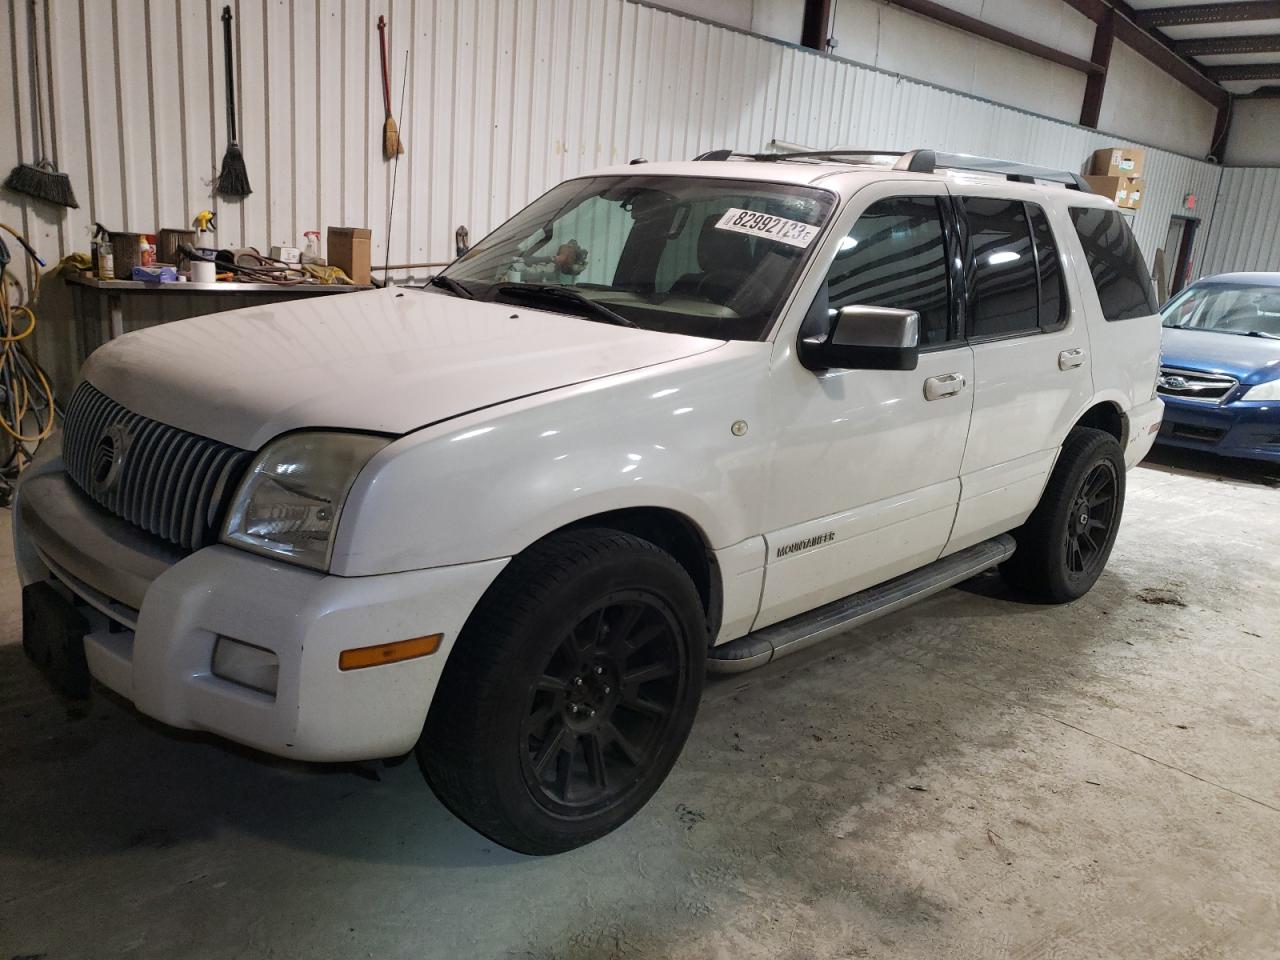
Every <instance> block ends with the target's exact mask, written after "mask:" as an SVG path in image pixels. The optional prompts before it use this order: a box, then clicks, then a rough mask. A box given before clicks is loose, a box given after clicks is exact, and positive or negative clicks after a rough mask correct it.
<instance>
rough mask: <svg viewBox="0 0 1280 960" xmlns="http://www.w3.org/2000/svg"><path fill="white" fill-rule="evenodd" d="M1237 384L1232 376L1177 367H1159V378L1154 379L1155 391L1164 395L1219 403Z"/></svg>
mask: <svg viewBox="0 0 1280 960" xmlns="http://www.w3.org/2000/svg"><path fill="white" fill-rule="evenodd" d="M1239 385H1240V384H1239V381H1238V380H1236V379H1235V378H1234V377H1227V376H1223V375H1222V374H1218V373H1199V372H1197V371H1195V370H1180V369H1178V368H1177V367H1161V368H1160V379H1158V380H1157V381H1156V392H1157V393H1159V394H1162V395H1163V396H1166V397H1181V398H1182V399H1184V400H1205V401H1207V402H1209V403H1219V402H1220V401H1222V400H1223V399H1225V398H1226V397H1227V396H1228V395H1229V394H1231V393H1232V392H1233V391H1234V390H1235V389H1236V387H1238V386H1239Z"/></svg>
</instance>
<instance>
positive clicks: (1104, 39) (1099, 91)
mask: <svg viewBox="0 0 1280 960" xmlns="http://www.w3.org/2000/svg"><path fill="white" fill-rule="evenodd" d="M1115 40H1116V12H1115V10H1114V9H1113V8H1111V7H1107V8H1106V9H1105V10H1104V11H1103V12H1102V16H1101V17H1099V18H1098V25H1097V27H1095V28H1094V31H1093V53H1092V54H1090V56H1089V61H1090V62H1091V63H1092V64H1093V65H1094V66H1096V67H1101V70H1099V71H1098V72H1096V73H1090V74H1089V75H1088V76H1087V77H1086V78H1085V82H1084V103H1083V104H1082V105H1081V107H1080V126H1082V127H1092V128H1093V129H1095V130H1096V129H1098V119H1099V117H1101V115H1102V96H1103V94H1104V93H1106V90H1107V70H1108V69H1109V68H1110V66H1111V48H1112V46H1113V45H1114V44H1115Z"/></svg>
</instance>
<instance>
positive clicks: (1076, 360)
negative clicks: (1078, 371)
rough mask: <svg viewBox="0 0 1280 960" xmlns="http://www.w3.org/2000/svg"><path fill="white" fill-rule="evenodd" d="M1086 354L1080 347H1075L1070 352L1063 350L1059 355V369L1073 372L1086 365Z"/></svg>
mask: <svg viewBox="0 0 1280 960" xmlns="http://www.w3.org/2000/svg"><path fill="white" fill-rule="evenodd" d="M1084 357H1085V353H1084V350H1083V349H1081V348H1080V347H1073V348H1072V349H1070V350H1063V351H1062V352H1061V353H1060V354H1058V369H1059V370H1071V369H1073V368H1075V367H1078V366H1080V365H1081V364H1083V363H1084Z"/></svg>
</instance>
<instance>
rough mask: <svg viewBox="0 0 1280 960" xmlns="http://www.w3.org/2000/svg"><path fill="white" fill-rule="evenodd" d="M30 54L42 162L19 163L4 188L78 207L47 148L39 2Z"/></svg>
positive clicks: (33, 16)
mask: <svg viewBox="0 0 1280 960" xmlns="http://www.w3.org/2000/svg"><path fill="white" fill-rule="evenodd" d="M27 28H28V31H29V34H30V39H29V41H28V43H27V46H28V47H29V48H30V50H31V86H32V87H33V88H34V89H35V95H36V96H35V100H36V114H35V134H36V137H35V149H34V150H33V151H32V152H33V153H34V154H38V155H39V157H40V159H39V160H37V161H36V162H35V163H20V164H18V165H17V166H16V167H14V168H13V171H12V172H11V173H10V174H9V176H8V178H7V179H6V180H5V182H4V185H5V186H6V187H8V188H9V189H10V190H14V191H16V192H18V193H22V194H26V195H27V196H28V197H34V198H35V199H36V200H47V201H48V202H49V203H57V204H61V205H62V206H64V207H78V206H80V204H78V203H76V195H75V193H73V192H72V190H71V178H70V177H68V176H67V175H66V174H65V173H59V172H58V168H57V167H55V166H54V164H53V161H52V160H50V159H49V154H48V153H46V152H45V146H44V78H43V77H42V76H41V75H40V38H39V34H38V33H37V31H36V0H31V21H30V23H28V24H27Z"/></svg>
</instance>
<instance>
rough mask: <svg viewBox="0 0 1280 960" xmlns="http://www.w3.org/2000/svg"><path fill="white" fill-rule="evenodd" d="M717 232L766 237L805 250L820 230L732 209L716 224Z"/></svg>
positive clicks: (765, 214)
mask: <svg viewBox="0 0 1280 960" xmlns="http://www.w3.org/2000/svg"><path fill="white" fill-rule="evenodd" d="M716 229H717V230H732V231H733V232H734V233H745V234H747V235H748V236H752V237H764V238H766V239H768V240H777V241H778V242H779V243H785V244H788V245H789V246H792V247H800V248H804V247H807V246H809V244H811V243H812V242H813V238H814V237H816V236H817V235H818V228H817V227H815V226H812V225H810V224H807V223H801V222H800V221H799V220H788V219H787V218H786V217H774V216H771V215H769V214H767V213H757V212H755V211H753V210H741V209H739V208H738V207H730V208H729V209H728V210H726V211H725V212H724V216H723V217H721V218H720V219H719V220H718V221H717V222H716Z"/></svg>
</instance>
